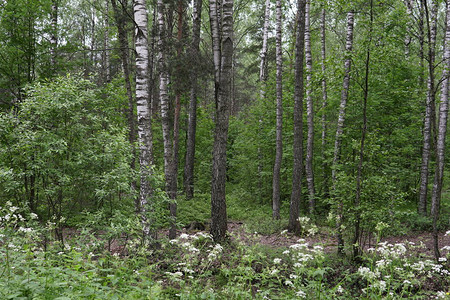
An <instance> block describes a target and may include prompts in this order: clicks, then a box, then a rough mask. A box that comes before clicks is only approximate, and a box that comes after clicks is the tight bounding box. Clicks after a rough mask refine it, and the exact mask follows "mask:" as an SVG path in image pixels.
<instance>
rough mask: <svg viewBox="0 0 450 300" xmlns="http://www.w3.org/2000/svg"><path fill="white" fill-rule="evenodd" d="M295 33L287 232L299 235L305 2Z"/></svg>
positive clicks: (302, 1)
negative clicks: (290, 177)
mask: <svg viewBox="0 0 450 300" xmlns="http://www.w3.org/2000/svg"><path fill="white" fill-rule="evenodd" d="M297 11H298V12H299V13H298V18H297V32H296V41H295V90H294V143H293V146H294V149H293V157H294V163H293V168H292V193H291V202H290V208H289V224H288V230H289V231H290V232H293V233H295V234H300V232H301V227H300V226H301V225H300V222H299V220H298V218H299V216H300V203H301V198H302V186H301V184H302V177H303V97H304V96H303V92H304V84H303V56H304V47H305V0H297Z"/></svg>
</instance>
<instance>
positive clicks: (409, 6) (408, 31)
mask: <svg viewBox="0 0 450 300" xmlns="http://www.w3.org/2000/svg"><path fill="white" fill-rule="evenodd" d="M403 2H404V3H405V6H406V13H407V14H408V17H409V19H408V22H407V23H406V26H407V28H406V35H405V42H404V43H405V56H406V57H408V56H409V44H411V40H412V35H413V33H412V30H411V29H412V28H413V20H414V15H413V3H412V1H411V0H403Z"/></svg>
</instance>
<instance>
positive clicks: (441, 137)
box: [431, 2, 450, 260]
mask: <svg viewBox="0 0 450 300" xmlns="http://www.w3.org/2000/svg"><path fill="white" fill-rule="evenodd" d="M446 21H447V23H446V27H445V47H444V48H445V51H444V62H445V65H444V71H443V72H442V78H443V81H442V89H441V99H440V100H441V101H440V105H439V125H438V134H437V143H436V170H435V174H434V184H433V191H432V194H431V215H432V216H433V240H434V243H433V244H434V256H435V258H436V260H438V259H439V257H440V252H439V244H438V230H437V221H438V218H439V209H440V202H441V192H442V183H443V178H444V165H445V161H444V159H445V136H446V133H447V118H448V92H449V91H448V89H449V78H448V77H449V75H450V2H447V7H446Z"/></svg>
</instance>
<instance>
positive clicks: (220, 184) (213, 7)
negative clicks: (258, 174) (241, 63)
mask: <svg viewBox="0 0 450 300" xmlns="http://www.w3.org/2000/svg"><path fill="white" fill-rule="evenodd" d="M220 7H221V8H222V9H220ZM220 16H221V17H220ZM210 22H211V33H212V41H213V54H214V68H215V103H216V111H215V118H214V121H215V125H216V127H215V129H214V145H213V161H212V180H211V235H212V236H213V239H214V240H215V241H220V240H223V239H224V238H225V234H226V231H227V208H226V201H225V181H226V150H227V139H228V121H229V115H230V103H231V88H232V85H231V80H232V64H233V63H232V62H233V0H223V2H222V3H219V0H210ZM219 28H221V29H222V30H221V32H220V31H219ZM220 33H221V35H220Z"/></svg>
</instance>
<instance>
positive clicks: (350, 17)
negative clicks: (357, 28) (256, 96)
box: [331, 10, 354, 254]
mask: <svg viewBox="0 0 450 300" xmlns="http://www.w3.org/2000/svg"><path fill="white" fill-rule="evenodd" d="M353 24H354V12H353V10H351V11H349V12H348V14H347V37H346V42H345V61H344V79H343V84H342V92H341V104H340V106H339V116H338V122H337V127H336V137H335V141H334V156H333V167H332V171H331V172H332V173H331V177H332V181H333V189H335V188H336V181H337V171H338V170H337V168H338V165H339V163H340V154H341V144H342V134H343V133H344V121H345V110H346V108H347V99H348V91H349V85H350V70H351V65H352V60H351V52H352V46H353ZM343 210H344V202H343V200H342V199H339V200H338V209H337V212H338V216H337V217H338V221H337V239H338V253H340V254H343V251H344V240H343V237H342V228H341V225H342V214H343Z"/></svg>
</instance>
